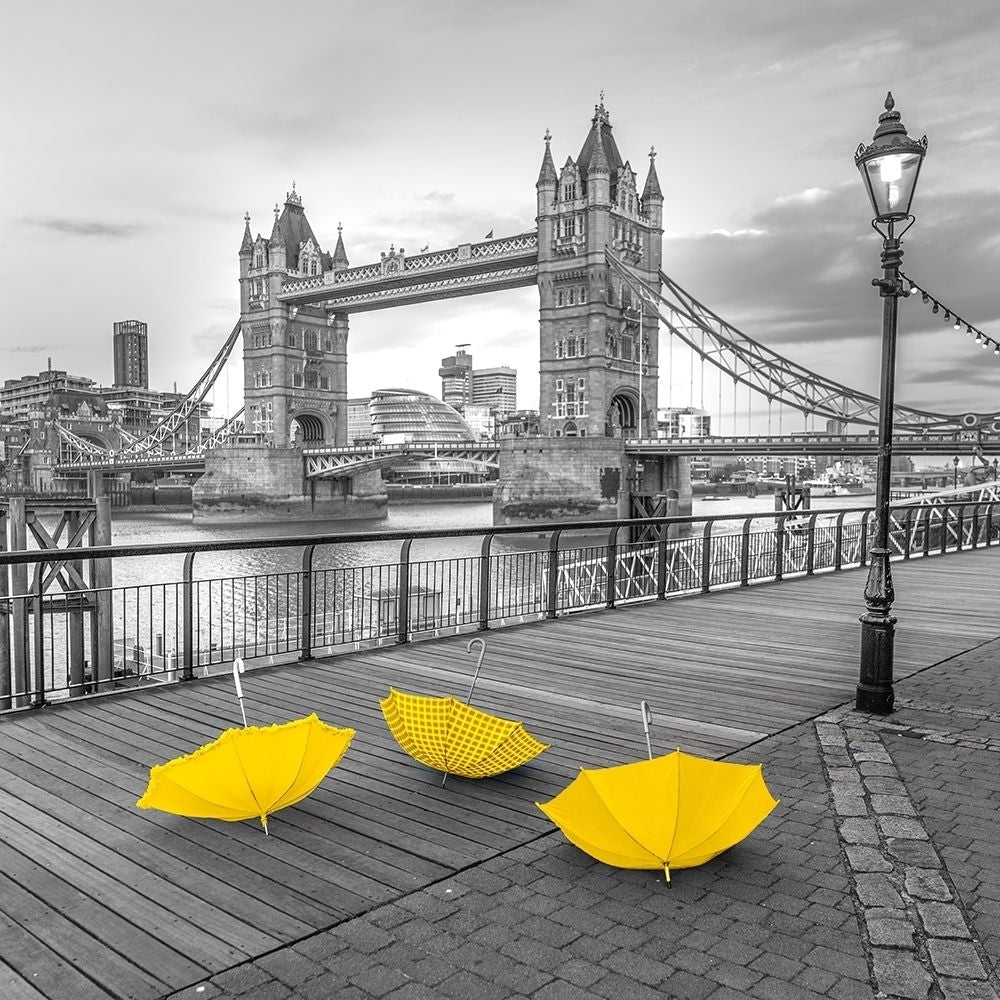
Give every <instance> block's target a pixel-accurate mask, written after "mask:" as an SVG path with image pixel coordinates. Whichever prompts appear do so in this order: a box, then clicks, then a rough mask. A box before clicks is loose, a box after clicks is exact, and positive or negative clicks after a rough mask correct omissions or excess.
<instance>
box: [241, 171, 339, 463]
mask: <svg viewBox="0 0 1000 1000" xmlns="http://www.w3.org/2000/svg"><path fill="white" fill-rule="evenodd" d="M239 258H240V316H241V319H242V323H243V389H244V399H245V424H246V429H247V431H248V433H253V434H262V435H264V436H265V439H266V440H267V441H268V443H269V444H270V445H272V446H274V447H278V448H282V447H287V446H288V445H289V444H294V443H296V442H299V443H302V444H320V443H326V444H336V445H343V444H345V443H346V441H347V334H348V319H347V314H346V313H332V314H330V315H328V314H327V312H326V310H325V309H324V308H323V306H322V305H321V304H316V305H302V306H292V305H288V304H287V303H285V302H282V301H280V300H279V298H278V293H279V292H280V290H281V286H282V283H283V281H284V280H285V279H286V278H287V277H292V278H295V277H308V276H310V275H322V274H323V273H324V272H326V271H337V270H342V269H343V268H345V267H347V266H348V260H347V254H346V252H345V250H344V241H343V236H342V233H341V231H340V227H339V226H338V234H337V246H336V248H335V249H334V252H333V253H332V254H330V253H328V252H326V251H324V250H323V249H322V247H321V246H320V244H319V241H318V240H317V239H316V236H315V234H314V233H313V231H312V227H311V226H310V225H309V220H308V219H307V218H306V214H305V211H304V210H303V208H302V198H301V196H300V195H298V194H297V193H296V191H295V185H294V183H293V184H292V190H291V191H290V192H289V193H287V194H286V196H285V204H284V207H283V208H282V209H280V210H279V207H278V206H277V205H275V206H274V224H273V226H272V229H271V235H270V238H268V239H265V238H264V237H263V236H261V235H260V234H258V235H257V237H256V239H255V238H254V237H253V236H251V233H250V215H249V213H248V214H247V216H246V225H245V228H244V231H243V242H242V244H241V245H240V251H239Z"/></svg>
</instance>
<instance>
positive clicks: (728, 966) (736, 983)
mask: <svg viewBox="0 0 1000 1000" xmlns="http://www.w3.org/2000/svg"><path fill="white" fill-rule="evenodd" d="M705 975H706V976H707V977H708V978H709V979H712V980H714V981H715V982H717V983H719V984H721V985H722V986H729V987H731V988H732V989H734V990H742V991H743V992H744V993H745V992H746V991H747V990H748V989H750V987H751V986H753V984H754V983H756V982H758V981H759V980H760V979H762V978H763V973H761V972H756V971H754V970H753V969H748V968H747V967H746V966H745V965H738V964H737V963H735V962H726V961H721V962H716V963H715V965H713V966H712V967H711V968H710V969H708V970H707V971H706V973H705Z"/></svg>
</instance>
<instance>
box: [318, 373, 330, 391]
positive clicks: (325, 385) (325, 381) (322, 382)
mask: <svg viewBox="0 0 1000 1000" xmlns="http://www.w3.org/2000/svg"><path fill="white" fill-rule="evenodd" d="M319 387H320V388H321V389H329V388H330V376H329V375H320V377H319Z"/></svg>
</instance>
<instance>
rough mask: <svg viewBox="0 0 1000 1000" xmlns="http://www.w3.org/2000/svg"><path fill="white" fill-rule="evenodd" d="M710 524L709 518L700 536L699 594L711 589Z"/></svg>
mask: <svg viewBox="0 0 1000 1000" xmlns="http://www.w3.org/2000/svg"><path fill="white" fill-rule="evenodd" d="M712 523H713V519H712V518H709V519H708V520H707V521H706V522H705V528H704V530H703V531H702V536H701V592H702V593H703V594H707V593H708V592H709V590H711V589H712Z"/></svg>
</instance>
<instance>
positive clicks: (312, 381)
mask: <svg viewBox="0 0 1000 1000" xmlns="http://www.w3.org/2000/svg"><path fill="white" fill-rule="evenodd" d="M318 385H319V372H317V371H316V370H315V369H314V368H309V369H308V370H307V371H306V388H307V389H315V388H316V387H317V386H318Z"/></svg>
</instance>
